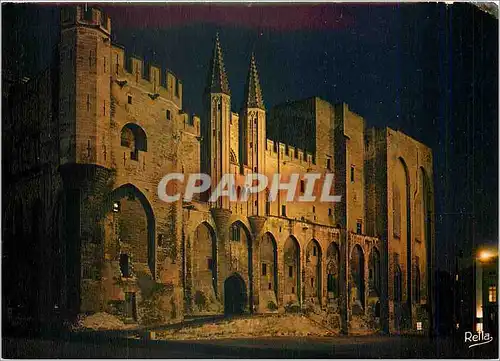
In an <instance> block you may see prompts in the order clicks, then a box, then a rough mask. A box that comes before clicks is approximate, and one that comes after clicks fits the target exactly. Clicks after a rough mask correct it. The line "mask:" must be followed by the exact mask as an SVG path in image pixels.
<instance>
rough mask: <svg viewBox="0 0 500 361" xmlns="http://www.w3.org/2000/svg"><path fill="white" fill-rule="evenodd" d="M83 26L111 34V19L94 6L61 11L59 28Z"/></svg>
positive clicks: (79, 6) (74, 7)
mask: <svg viewBox="0 0 500 361" xmlns="http://www.w3.org/2000/svg"><path fill="white" fill-rule="evenodd" d="M75 25H85V26H90V27H93V28H97V29H99V30H102V31H103V32H105V33H106V34H108V35H109V34H111V19H110V17H109V16H108V15H107V14H106V13H105V12H103V11H102V10H101V9H99V8H96V7H94V6H85V5H78V6H71V7H70V6H68V7H63V8H62V9H61V27H62V28H63V29H64V28H67V27H71V26H75Z"/></svg>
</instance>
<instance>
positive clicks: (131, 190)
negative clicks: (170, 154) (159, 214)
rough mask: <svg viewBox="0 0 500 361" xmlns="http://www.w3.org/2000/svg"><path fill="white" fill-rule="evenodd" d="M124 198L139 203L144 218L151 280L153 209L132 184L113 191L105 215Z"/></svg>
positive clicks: (153, 262)
mask: <svg viewBox="0 0 500 361" xmlns="http://www.w3.org/2000/svg"><path fill="white" fill-rule="evenodd" d="M124 198H134V199H137V200H138V201H139V203H140V204H141V205H142V208H143V210H144V212H145V216H146V228H147V236H146V237H147V263H148V266H149V269H150V270H151V274H152V277H153V279H155V278H156V235H155V233H156V218H155V216H154V212H153V208H152V207H151V204H150V203H149V201H148V199H147V198H146V196H145V195H144V194H143V193H142V192H141V191H140V190H139V189H138V188H137V187H136V186H134V185H133V184H131V183H126V184H123V185H121V186H120V187H118V188H116V189H114V190H113V191H112V192H111V193H110V195H109V196H108V199H107V201H106V206H105V207H104V211H105V214H107V213H109V212H112V211H115V210H116V209H115V208H116V203H117V202H119V201H120V200H121V199H124Z"/></svg>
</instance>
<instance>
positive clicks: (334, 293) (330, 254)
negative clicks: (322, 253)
mask: <svg viewBox="0 0 500 361" xmlns="http://www.w3.org/2000/svg"><path fill="white" fill-rule="evenodd" d="M326 272H327V294H328V300H330V299H335V298H337V297H339V295H340V249H339V246H338V245H337V243H336V242H332V243H330V245H329V246H328V249H327V251H326Z"/></svg>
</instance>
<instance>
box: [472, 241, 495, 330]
mask: <svg viewBox="0 0 500 361" xmlns="http://www.w3.org/2000/svg"><path fill="white" fill-rule="evenodd" d="M495 256H496V253H495V252H493V251H490V250H486V249H483V250H481V251H479V252H478V253H477V256H476V262H475V263H476V271H475V274H476V277H475V289H476V312H475V313H476V317H475V318H474V320H475V325H476V327H475V328H476V332H480V331H483V313H484V312H483V264H484V263H486V262H488V261H489V260H490V259H491V258H493V257H495Z"/></svg>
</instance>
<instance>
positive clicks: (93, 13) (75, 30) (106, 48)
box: [59, 6, 111, 167]
mask: <svg viewBox="0 0 500 361" xmlns="http://www.w3.org/2000/svg"><path fill="white" fill-rule="evenodd" d="M110 35H111V20H110V19H109V18H108V17H107V16H106V14H104V13H103V12H102V11H101V10H99V9H95V8H93V7H87V6H77V7H74V8H63V9H62V11H61V39H60V43H59V46H60V49H59V53H60V59H59V61H60V81H59V84H60V89H59V94H60V98H59V119H60V129H59V131H60V138H61V141H60V163H61V164H65V163H81V164H97V165H100V166H104V167H107V166H108V165H109V164H110V160H111V159H110V158H111V157H110V153H111V149H110V145H109V144H110V143H109V133H110V129H109V126H110V113H111V112H110V98H111V97H110V80H109V79H110V70H111V66H110V65H111V62H110V50H111V41H110Z"/></svg>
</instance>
